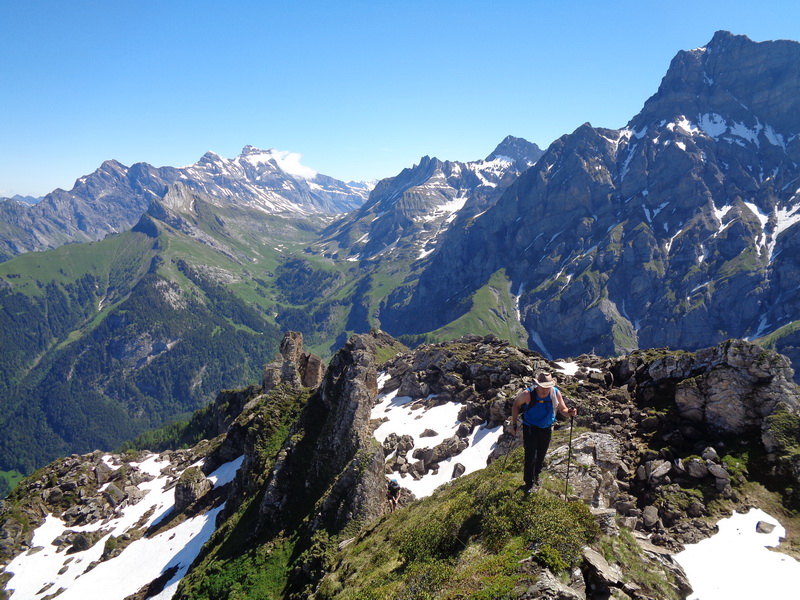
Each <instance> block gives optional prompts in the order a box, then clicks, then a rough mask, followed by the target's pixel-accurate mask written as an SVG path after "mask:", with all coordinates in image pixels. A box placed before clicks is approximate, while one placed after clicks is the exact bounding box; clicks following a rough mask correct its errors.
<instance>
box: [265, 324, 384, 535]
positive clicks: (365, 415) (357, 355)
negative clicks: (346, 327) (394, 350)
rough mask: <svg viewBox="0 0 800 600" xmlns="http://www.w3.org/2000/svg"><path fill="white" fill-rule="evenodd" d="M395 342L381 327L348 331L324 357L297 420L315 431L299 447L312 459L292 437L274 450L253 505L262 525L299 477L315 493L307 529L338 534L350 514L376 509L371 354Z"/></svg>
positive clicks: (379, 472)
mask: <svg viewBox="0 0 800 600" xmlns="http://www.w3.org/2000/svg"><path fill="white" fill-rule="evenodd" d="M295 339H296V338H295ZM394 344H395V340H394V339H393V338H391V337H390V336H387V335H386V334H383V333H381V332H372V333H370V334H366V335H354V336H352V337H351V338H350V340H348V342H347V344H345V346H344V347H343V348H342V349H341V350H340V351H339V352H337V353H336V355H335V356H334V357H333V359H331V362H330V364H329V366H328V369H327V371H326V372H325V377H324V380H323V382H322V384H321V386H320V388H319V393H318V394H316V395H315V396H314V397H312V398H311V399H310V401H309V403H308V405H307V406H306V408H305V410H304V414H303V415H302V416H301V419H300V423H301V424H302V426H303V427H304V428H305V430H306V432H307V435H309V432H312V431H313V432H315V433H314V437H313V438H309V439H308V440H307V444H309V446H310V447H308V448H307V449H305V452H308V453H309V454H310V456H311V458H310V459H309V460H307V462H305V463H303V462H300V460H301V459H300V458H299V457H296V455H297V448H296V446H295V445H294V444H293V443H292V442H291V441H290V442H289V443H288V444H287V445H286V446H285V447H284V448H283V450H281V452H280V454H279V456H278V460H277V461H276V463H275V466H274V468H273V476H272V478H271V480H270V482H269V484H268V485H267V487H266V490H265V493H264V497H263V499H262V501H261V505H260V508H259V520H260V522H261V524H262V525H261V529H262V530H264V528H269V527H271V525H270V524H272V523H276V522H279V521H280V518H279V517H278V515H280V514H281V512H282V511H283V510H284V509H285V507H286V506H287V505H288V503H290V502H292V501H293V498H292V490H294V489H296V488H297V485H298V480H301V481H303V482H304V483H303V485H302V487H303V489H305V490H307V491H308V493H309V494H310V495H311V497H317V498H318V500H317V502H318V504H317V510H316V511H315V513H316V516H315V518H314V519H313V520H312V521H311V523H310V524H309V528H310V534H312V533H313V532H314V531H316V530H317V529H319V528H321V527H323V526H324V527H325V528H326V529H327V530H329V531H337V530H339V529H341V528H342V527H344V526H345V525H346V524H347V523H348V522H350V521H352V520H354V519H355V520H362V519H370V518H374V517H375V516H377V515H379V514H381V512H382V510H383V501H384V498H385V494H386V479H385V476H384V455H383V449H382V447H381V446H379V445H378V444H376V443H374V440H373V439H372V427H371V423H370V411H371V409H372V405H373V403H374V400H375V397H376V395H377V391H378V388H377V364H376V355H377V353H378V350H379V349H380V348H381V347H382V346H392V345H394ZM283 348H284V350H285V352H286V354H287V356H292V353H293V352H294V353H295V355H296V346H295V344H294V343H293V342H288V343H287V344H286V345H285V346H284V347H283ZM293 348H294V350H292V349H293ZM288 360H289V359H287V361H288ZM310 534H309V535H310Z"/></svg>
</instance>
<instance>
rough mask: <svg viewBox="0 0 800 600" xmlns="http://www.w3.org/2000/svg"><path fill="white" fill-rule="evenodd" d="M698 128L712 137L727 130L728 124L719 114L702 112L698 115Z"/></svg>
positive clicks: (716, 136)
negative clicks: (702, 113)
mask: <svg viewBox="0 0 800 600" xmlns="http://www.w3.org/2000/svg"><path fill="white" fill-rule="evenodd" d="M700 129H702V130H703V132H704V133H705V134H706V135H707V136H709V137H712V138H714V139H716V138H718V137H719V136H721V135H722V134H723V133H725V132H726V131H728V124H727V123H726V122H725V119H723V118H722V117H721V116H720V115H718V114H716V113H712V114H704V115H702V116H701V117H700Z"/></svg>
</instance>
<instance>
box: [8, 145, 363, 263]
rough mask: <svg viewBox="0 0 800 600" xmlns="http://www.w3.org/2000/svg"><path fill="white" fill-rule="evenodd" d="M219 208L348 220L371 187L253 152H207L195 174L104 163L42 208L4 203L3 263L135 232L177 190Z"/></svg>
mask: <svg viewBox="0 0 800 600" xmlns="http://www.w3.org/2000/svg"><path fill="white" fill-rule="evenodd" d="M178 182H180V183H183V184H184V185H186V186H187V187H188V188H189V189H192V190H195V191H197V192H200V193H203V194H205V195H206V196H208V197H209V198H210V199H211V201H212V202H215V203H217V204H219V205H227V204H232V203H234V204H240V205H246V206H251V207H253V208H257V209H259V210H261V211H263V212H264V213H266V214H273V215H274V214H284V215H285V214H289V215H299V216H309V215H314V214H335V213H345V212H349V211H351V210H353V209H355V208H357V207H359V206H361V205H362V204H363V203H364V202H365V201H366V199H367V196H368V195H369V191H370V189H371V185H370V184H366V183H361V182H353V183H344V182H342V181H339V180H337V179H334V178H332V177H328V176H326V175H321V174H319V173H316V172H315V171H313V170H311V169H309V168H307V167H305V166H303V165H301V164H300V162H299V156H298V155H296V154H292V153H288V152H281V151H277V150H259V149H257V148H253V147H252V146H246V147H245V148H244V150H242V153H241V154H240V155H239V156H237V157H236V158H234V159H225V158H222V157H220V156H218V155H217V154H214V153H213V152H207V153H206V154H204V155H203V157H202V158H201V159H200V160H199V161H198V162H197V163H195V164H194V165H190V166H188V167H180V168H175V167H158V168H157V167H153V166H151V165H148V164H147V163H137V164H135V165H133V166H132V167H126V166H125V165H122V164H120V163H119V162H117V161H115V160H109V161H106V162H104V163H103V164H102V165H101V167H100V168H99V169H97V170H96V171H95V172H94V173H91V174H90V175H87V176H85V177H81V178H80V179H78V180H77V181H76V182H75V186H74V187H73V188H72V189H71V190H69V191H64V190H61V189H57V190H55V191H53V192H51V193H50V194H47V196H45V197H44V198H43V199H42V200H41V201H40V202H37V203H36V204H35V205H30V204H29V203H27V202H3V203H0V258H5V259H7V258H10V257H12V256H16V255H18V254H21V253H23V252H30V251H34V250H36V251H41V250H47V249H52V248H56V247H58V246H60V245H62V244H66V243H71V242H86V241H97V240H101V239H103V238H104V237H105V236H106V235H108V234H111V233H118V232H120V231H125V230H127V229H130V228H131V227H132V226H133V225H135V224H136V222H137V221H138V220H139V217H141V216H142V214H143V213H144V212H145V211H146V210H147V207H148V206H149V205H150V202H152V201H153V200H154V199H158V198H161V197H163V196H164V194H165V193H166V191H167V188H168V187H169V186H170V185H172V184H174V183H178Z"/></svg>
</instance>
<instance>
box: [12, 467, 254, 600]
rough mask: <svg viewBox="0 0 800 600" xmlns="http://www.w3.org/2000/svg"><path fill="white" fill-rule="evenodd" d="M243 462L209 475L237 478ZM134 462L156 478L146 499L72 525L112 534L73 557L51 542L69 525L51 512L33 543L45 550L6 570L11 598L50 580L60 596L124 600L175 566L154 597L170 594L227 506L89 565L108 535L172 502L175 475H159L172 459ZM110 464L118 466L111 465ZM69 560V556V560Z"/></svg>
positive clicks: (154, 516)
mask: <svg viewBox="0 0 800 600" xmlns="http://www.w3.org/2000/svg"><path fill="white" fill-rule="evenodd" d="M109 458H110V457H103V461H104V462H105V463H106V464H109ZM241 462H242V458H239V459H236V460H235V461H232V462H231V463H227V464H226V465H222V466H221V467H220V468H219V469H217V470H216V471H215V472H214V473H212V474H211V476H210V478H212V481H215V482H216V485H224V483H227V481H229V480H230V479H231V478H232V477H233V475H234V474H235V472H236V470H237V469H238V468H239V466H240V465H241ZM131 464H132V465H133V464H135V465H136V466H138V467H139V469H141V470H142V471H143V472H146V473H149V474H151V475H153V476H155V477H156V478H155V479H153V480H152V481H148V482H144V483H141V484H139V486H138V488H139V489H140V490H141V491H143V492H144V493H145V496H144V498H143V499H142V500H140V501H139V502H138V503H136V504H133V505H129V506H126V507H124V508H122V509H121V510H119V511H118V512H117V514H116V516H115V517H114V518H112V519H111V520H110V521H108V522H97V523H92V524H90V525H83V526H77V527H72V528H70V529H71V530H72V531H75V532H91V531H98V530H100V529H103V530H106V529H110V533H109V534H107V535H105V536H103V537H102V538H100V539H99V540H98V541H97V542H96V543H95V544H94V545H93V546H92V547H91V548H89V549H88V550H84V551H82V552H75V553H72V554H70V555H69V556H66V555H65V553H64V552H63V547H62V551H61V552H57V551H56V546H54V545H53V540H54V539H55V538H56V537H58V536H59V535H61V534H63V533H64V531H65V530H66V529H67V526H66V524H65V523H64V522H63V521H62V520H61V519H59V518H57V517H55V516H53V515H47V517H46V518H45V522H44V523H43V524H42V525H41V526H40V527H39V528H37V529H36V531H34V533H33V545H34V546H39V547H42V549H41V550H40V551H38V552H36V553H33V554H21V555H20V556H17V557H16V558H15V559H14V560H12V561H11V563H10V564H9V565H8V567H7V569H6V570H7V571H8V572H11V573H14V575H13V577H12V578H11V579H10V580H9V582H8V584H7V585H6V589H7V590H13V593H12V594H11V598H12V599H13V600H16V599H27V598H35V597H37V594H38V592H39V591H40V590H41V589H42V588H43V587H44V586H46V585H48V584H52V585H51V586H50V587H49V589H48V593H54V592H56V591H57V590H59V589H60V588H64V591H63V592H62V593H60V594H59V596H58V597H59V599H60V600H85V599H87V598H103V599H104V600H122V599H123V598H125V597H127V596H130V595H132V594H134V593H136V592H137V591H138V590H139V589H140V588H141V587H142V586H143V585H145V584H147V583H149V582H151V581H152V580H154V579H156V578H157V577H159V576H160V575H162V574H163V573H164V572H166V571H167V570H168V569H171V568H175V567H177V571H176V573H175V575H174V576H173V577H172V579H171V580H170V581H169V582H168V583H167V587H166V588H165V589H164V591H163V592H161V594H159V595H158V596H155V598H158V599H160V600H167V599H169V598H172V596H173V594H174V593H175V590H176V589H177V585H178V582H179V581H180V579H181V578H182V577H183V576H184V575H185V574H186V571H187V570H188V568H189V566H190V565H191V563H192V562H193V561H194V559H195V558H196V557H197V555H198V553H199V552H200V548H201V547H202V546H203V544H204V543H205V542H206V541H207V540H208V538H209V537H211V534H212V533H213V532H214V529H215V522H216V516H217V514H218V513H219V511H221V510H222V508H223V506H224V505H222V506H219V507H217V508H215V509H214V510H211V511H208V512H207V513H205V514H202V515H198V516H195V517H193V518H191V519H187V520H186V521H184V522H182V523H180V524H179V525H177V526H175V527H172V528H170V529H168V530H166V531H164V532H162V533H159V534H158V535H155V536H152V537H148V538H144V537H143V538H140V539H138V540H136V541H134V542H132V543H131V544H130V545H129V546H128V547H126V548H125V549H124V550H123V551H122V553H121V554H120V555H118V556H116V557H115V558H112V559H110V560H107V561H104V562H101V563H98V564H97V566H95V567H94V568H93V569H91V570H87V568H88V567H89V565H90V564H91V563H92V562H94V561H99V560H100V557H101V555H102V554H103V549H104V546H105V542H106V540H107V539H108V537H109V536H110V535H114V536H120V535H122V534H123V533H124V532H125V531H128V530H130V529H131V528H132V527H134V526H135V525H136V524H137V523H138V524H139V525H140V526H141V527H143V528H144V529H146V528H148V527H150V526H151V525H153V524H154V523H156V522H158V521H159V520H160V519H162V518H163V517H165V516H166V515H167V514H169V512H170V511H171V510H172V507H173V506H174V503H175V488H174V486H170V485H169V484H170V482H171V481H173V479H172V477H171V476H168V475H162V474H161V469H162V468H164V467H166V466H168V465H169V461H162V460H160V458H159V457H158V456H157V455H151V456H149V457H148V458H147V459H145V460H144V461H142V462H140V463H131ZM198 464H200V463H198ZM109 466H111V467H112V468H115V467H114V466H113V465H110V464H109ZM117 468H118V467H117ZM148 513H149V516H148ZM142 523H143V525H142ZM67 559H71V560H70V561H69V562H67ZM64 567H66V569H64Z"/></svg>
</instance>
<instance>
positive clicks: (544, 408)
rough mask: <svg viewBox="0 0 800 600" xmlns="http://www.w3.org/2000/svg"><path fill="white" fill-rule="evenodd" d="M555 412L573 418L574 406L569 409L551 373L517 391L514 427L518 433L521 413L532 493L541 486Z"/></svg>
mask: <svg viewBox="0 0 800 600" xmlns="http://www.w3.org/2000/svg"><path fill="white" fill-rule="evenodd" d="M556 411H558V412H560V413H561V414H563V415H565V416H568V417H574V416H575V415H577V414H578V410H577V409H575V408H567V405H566V404H565V403H564V398H563V396H562V395H561V392H560V391H559V390H558V388H557V387H556V382H555V379H553V377H552V375H550V374H549V373H544V372H542V373H539V375H538V376H537V377H536V381H535V383H534V385H533V386H532V387H530V388H526V389H525V390H523V391H521V392H520V393H519V394H517V397H516V398H515V399H514V405H513V406H512V407H511V427H512V431H513V433H514V437H516V436H517V419H518V417H519V415H520V414H522V442H523V445H524V447H525V466H524V468H523V472H522V476H523V478H524V479H525V488H524V489H525V493H526V494H530V493H532V492H533V491H535V489H536V488H538V487H539V473H541V472H542V467H543V466H544V457H545V454H547V448H548V446H550V437H551V435H552V433H553V429H552V427H553V423H554V422H555V420H556Z"/></svg>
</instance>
